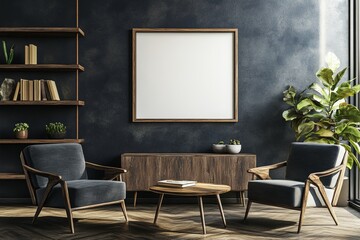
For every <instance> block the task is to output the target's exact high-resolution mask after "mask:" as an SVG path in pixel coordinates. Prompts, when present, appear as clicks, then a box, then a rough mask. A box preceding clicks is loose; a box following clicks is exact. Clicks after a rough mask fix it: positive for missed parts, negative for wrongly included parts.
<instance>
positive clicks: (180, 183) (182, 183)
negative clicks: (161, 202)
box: [158, 179, 197, 188]
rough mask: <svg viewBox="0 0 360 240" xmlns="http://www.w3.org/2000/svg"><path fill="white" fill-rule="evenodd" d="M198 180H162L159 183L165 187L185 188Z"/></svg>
mask: <svg viewBox="0 0 360 240" xmlns="http://www.w3.org/2000/svg"><path fill="white" fill-rule="evenodd" d="M196 183H197V181H189V180H172V179H167V180H160V181H158V185H160V186H165V187H176V188H184V187H191V186H195V185H196Z"/></svg>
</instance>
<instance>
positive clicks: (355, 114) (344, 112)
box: [334, 103, 360, 123]
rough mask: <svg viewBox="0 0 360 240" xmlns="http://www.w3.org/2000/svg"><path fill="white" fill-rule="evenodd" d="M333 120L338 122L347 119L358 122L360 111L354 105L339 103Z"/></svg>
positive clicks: (359, 121)
mask: <svg viewBox="0 0 360 240" xmlns="http://www.w3.org/2000/svg"><path fill="white" fill-rule="evenodd" d="M334 118H335V121H337V122H340V121H341V120H343V119H347V120H349V121H350V122H355V123H360V111H359V109H358V108H357V107H355V106H354V105H351V104H348V103H341V104H340V106H339V109H338V110H337V111H336V113H335V116H334Z"/></svg>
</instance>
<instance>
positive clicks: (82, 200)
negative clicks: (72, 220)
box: [23, 143, 126, 208]
mask: <svg viewBox="0 0 360 240" xmlns="http://www.w3.org/2000/svg"><path fill="white" fill-rule="evenodd" d="M23 154H24V157H25V162H26V165H28V166H30V167H32V168H34V169H37V170H40V171H44V172H49V173H53V174H56V175H60V176H61V177H62V180H64V181H65V182H66V183H67V186H68V192H69V198H70V203H71V208H77V207H84V206H89V205H94V204H100V203H106V202H114V201H120V200H124V199H125V197H126V186H125V183H124V182H119V181H110V180H89V179H88V177H87V173H86V164H85V158H84V154H83V151H82V147H81V145H80V144H77V143H60V144H39V145H32V146H28V147H26V148H25V149H24V150H23ZM30 178H31V183H32V185H33V186H34V188H35V192H36V198H37V202H38V203H39V202H40V201H41V199H42V198H43V196H44V192H45V189H46V186H47V182H48V180H47V178H44V177H39V176H34V175H33V174H31V175H30ZM45 206H50V207H61V208H63V207H64V206H65V205H64V197H63V193H62V188H61V185H60V184H57V185H56V186H54V187H53V189H52V191H51V192H50V194H49V196H48V198H47V200H46V202H45Z"/></svg>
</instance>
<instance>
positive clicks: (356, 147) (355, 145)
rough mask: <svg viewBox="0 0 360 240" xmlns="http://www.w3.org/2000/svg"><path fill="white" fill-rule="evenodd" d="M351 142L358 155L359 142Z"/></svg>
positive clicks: (359, 151) (359, 150)
mask: <svg viewBox="0 0 360 240" xmlns="http://www.w3.org/2000/svg"><path fill="white" fill-rule="evenodd" d="M349 142H350V144H351V146H353V148H354V149H355V151H356V152H357V153H360V146H359V144H358V143H357V142H354V141H351V140H350V141H349Z"/></svg>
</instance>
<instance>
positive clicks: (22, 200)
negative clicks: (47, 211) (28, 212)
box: [0, 198, 32, 205]
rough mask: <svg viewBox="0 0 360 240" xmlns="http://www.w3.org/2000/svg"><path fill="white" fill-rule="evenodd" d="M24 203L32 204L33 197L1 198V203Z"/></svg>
mask: <svg viewBox="0 0 360 240" xmlns="http://www.w3.org/2000/svg"><path fill="white" fill-rule="evenodd" d="M12 203H23V204H31V205H32V202H31V198H0V204H12Z"/></svg>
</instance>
